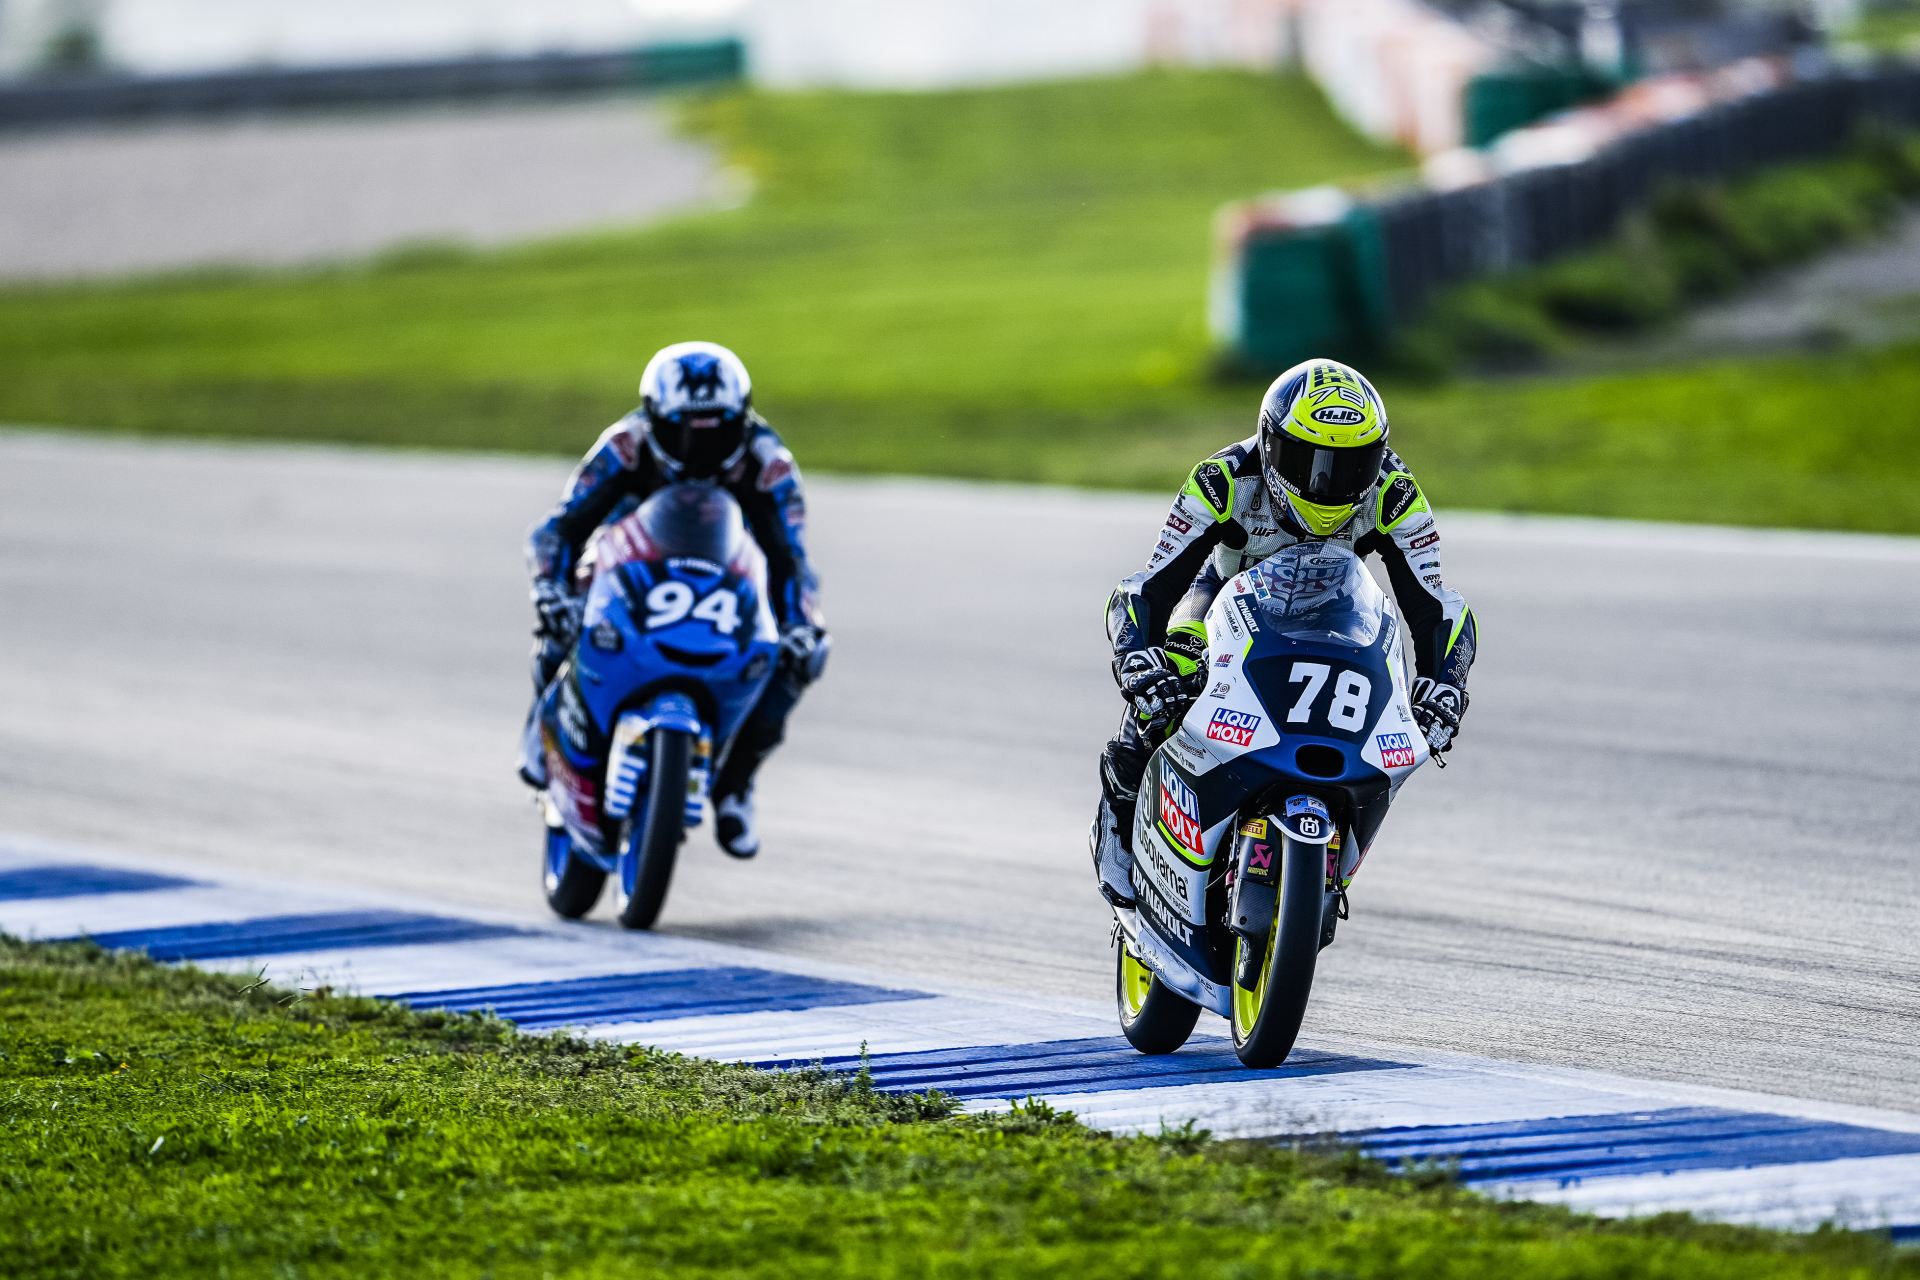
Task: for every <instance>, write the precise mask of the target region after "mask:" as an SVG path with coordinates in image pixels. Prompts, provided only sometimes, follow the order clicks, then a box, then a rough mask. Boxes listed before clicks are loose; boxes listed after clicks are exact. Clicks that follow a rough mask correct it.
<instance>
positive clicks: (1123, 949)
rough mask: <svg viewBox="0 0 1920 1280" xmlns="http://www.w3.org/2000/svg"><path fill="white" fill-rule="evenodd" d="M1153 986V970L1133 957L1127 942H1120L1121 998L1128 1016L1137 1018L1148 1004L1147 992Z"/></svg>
mask: <svg viewBox="0 0 1920 1280" xmlns="http://www.w3.org/2000/svg"><path fill="white" fill-rule="evenodd" d="M1152 988H1153V970H1151V969H1149V968H1147V966H1146V965H1144V964H1141V963H1140V962H1139V961H1138V960H1136V959H1134V958H1133V952H1131V951H1129V950H1127V944H1126V943H1124V942H1123V943H1121V944H1120V1000H1121V1002H1122V1003H1123V1004H1124V1005H1125V1006H1126V1009H1127V1016H1128V1017H1129V1018H1137V1017H1139V1016H1140V1011H1141V1010H1142V1009H1144V1008H1146V1006H1147V992H1148V991H1150V990H1151V989H1152Z"/></svg>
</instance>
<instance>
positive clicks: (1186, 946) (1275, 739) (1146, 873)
mask: <svg viewBox="0 0 1920 1280" xmlns="http://www.w3.org/2000/svg"><path fill="white" fill-rule="evenodd" d="M1207 635H1208V645H1209V653H1208V667H1207V678H1208V687H1207V689H1206V690H1205V691H1204V692H1203V693H1202V694H1201V696H1200V697H1199V698H1198V699H1197V700H1196V701H1195V703H1194V705H1193V706H1192V707H1191V708H1190V709H1189V711H1188V712H1187V715H1186V717H1185V719H1184V720H1183V721H1182V723H1181V724H1180V726H1179V727H1178V728H1177V729H1176V730H1175V732H1174V733H1173V735H1172V736H1171V737H1169V738H1168V739H1167V741H1166V742H1165V743H1163V744H1162V745H1161V747H1160V748H1159V749H1158V750H1157V751H1156V752H1155V753H1154V756H1153V759H1152V761H1151V763H1150V764H1149V767H1148V771H1147V777H1146V779H1145V780H1144V781H1143V784H1142V786H1141V792H1140V803H1139V806H1138V809H1137V812H1136V818H1135V824H1134V850H1135V853H1136V858H1135V866H1136V875H1135V887H1136V888H1137V889H1138V890H1139V893H1138V899H1139V907H1138V911H1139V915H1140V917H1141V918H1142V919H1143V920H1144V921H1145V922H1147V923H1148V924H1150V925H1151V926H1152V928H1153V930H1154V932H1155V933H1157V934H1158V935H1159V941H1160V943H1161V944H1163V945H1164V946H1165V948H1166V949H1167V950H1168V951H1170V952H1171V953H1172V954H1173V955H1174V956H1175V957H1177V959H1178V960H1179V962H1180V963H1181V964H1183V965H1184V966H1186V967H1188V968H1190V969H1191V970H1192V971H1193V973H1192V975H1190V976H1191V977H1192V978H1194V979H1199V978H1204V979H1205V980H1206V984H1207V987H1208V988H1209V989H1207V990H1203V991H1202V992H1201V994H1202V995H1205V996H1207V997H1209V998H1206V999H1200V998H1199V997H1198V996H1196V995H1195V992H1194V991H1193V990H1187V989H1186V988H1185V987H1182V985H1181V984H1180V983H1179V982H1174V983H1173V985H1174V986H1175V987H1176V988H1177V989H1181V990H1182V991H1183V994H1186V995H1188V996H1189V997H1190V998H1195V999H1196V1000H1197V1002H1199V1003H1202V1004H1203V1005H1205V1006H1206V1007H1209V1008H1213V1009H1214V1010H1215V1012H1220V1013H1223V1014H1224V1013H1225V1011H1226V1010H1225V1008H1224V1002H1225V1001H1226V1000H1227V999H1228V995H1227V991H1228V987H1227V984H1228V982H1229V980H1230V976H1231V968H1230V966H1231V963H1232V941H1231V936H1230V935H1228V934H1226V933H1225V932H1224V931H1222V930H1218V929H1214V928H1212V925H1213V924H1214V923H1215V922H1217V921H1219V920H1220V919H1222V917H1223V916H1224V914H1225V911H1226V897H1225V892H1226V891H1225V879H1226V877H1225V869H1226V863H1227V862H1228V861H1230V860H1231V858H1232V856H1233V848H1234V829H1235V825H1236V823H1237V822H1242V821H1248V822H1250V821H1255V820H1261V819H1264V818H1265V817H1266V815H1267V814H1268V813H1270V812H1274V811H1277V810H1279V809H1280V808H1281V806H1283V805H1284V804H1285V803H1286V801H1287V800H1288V799H1289V798H1290V797H1292V796H1297V795H1304V796H1312V797H1318V798H1319V799H1320V800H1322V801H1324V802H1325V803H1326V805H1327V806H1328V808H1329V809H1330V810H1331V812H1332V813H1333V814H1334V815H1336V817H1337V819H1339V820H1341V821H1342V823H1343V825H1345V826H1346V827H1347V828H1348V833H1349V834H1348V837H1347V838H1348V840H1349V841H1350V843H1349V845H1348V846H1347V850H1346V860H1347V861H1349V862H1351V861H1357V859H1358V857H1359V856H1361V854H1362V852H1363V851H1364V849H1365V848H1366V846H1367V845H1368V844H1369V843H1371V841H1372V840H1373V837H1374V835H1375V834H1376V833H1377V832H1378V830H1379V827H1380V823H1381V821H1382V820H1383V819H1384V818H1385V816H1386V811H1387V806H1388V804H1389V803H1390V802H1391V799H1392V797H1393V794H1394V793H1395V791H1397V790H1398V788H1399V786H1400V784H1401V782H1403V781H1404V780H1405V779H1406V777H1407V776H1409V775H1410V774H1411V773H1412V772H1413V770H1414V769H1415V768H1417V767H1418V766H1419V765H1420V764H1421V763H1422V762H1424V761H1425V759H1426V758H1427V746H1426V742H1425V739H1424V738H1423V737H1422V736H1421V735H1420V734H1419V732H1418V731H1417V730H1416V729H1415V727H1414V725H1413V716H1412V712H1411V709H1410V707H1409V704H1408V696H1407V680H1406V674H1405V669H1404V662H1403V659H1402V655H1401V653H1400V646H1399V624H1398V622H1397V620H1396V619H1395V618H1394V615H1393V612H1392V610H1391V608H1390V607H1389V606H1388V604H1387V601H1386V598H1385V596H1384V595H1383V594H1382V593H1381V591H1380V589H1379V587H1378V585H1377V584H1375V583H1374V581H1373V578H1372V576H1371V575H1370V574H1368V573H1367V571H1366V568H1365V566H1364V565H1362V564H1361V563H1360V560H1359V558H1358V557H1357V556H1355V555H1354V554H1353V553H1352V552H1351V551H1349V550H1347V549H1346V548H1344V547H1340V546H1336V545H1331V544H1329V545H1325V546H1320V545H1314V544H1302V545H1301V546H1299V547H1292V548H1288V549H1287V550H1286V551H1283V552H1281V553H1280V554H1279V555H1276V556H1274V557H1272V558H1270V559H1268V560H1266V561H1263V562H1261V563H1260V564H1259V565H1256V566H1254V567H1253V568H1252V569H1249V570H1248V571H1247V572H1245V573H1242V574H1240V575H1239V576H1237V577H1236V578H1234V579H1233V580H1232V581H1231V582H1230V583H1228V585H1227V587H1226V589H1225V590H1223V591H1222V592H1221V593H1220V595H1219V597H1218V598H1217V599H1216V600H1215V601H1214V603H1213V606H1212V608H1211V609H1210V610H1209V611H1208V614H1207ZM1143 958H1147V957H1143ZM1149 963H1152V961H1151V960H1150V959H1149ZM1158 967H1159V966H1156V968H1158ZM1163 976H1165V975H1164V974H1163Z"/></svg>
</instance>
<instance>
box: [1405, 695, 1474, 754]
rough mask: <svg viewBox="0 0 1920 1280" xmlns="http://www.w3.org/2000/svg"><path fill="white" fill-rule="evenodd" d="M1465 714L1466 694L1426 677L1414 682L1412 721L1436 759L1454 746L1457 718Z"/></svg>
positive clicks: (1458, 726) (1457, 724)
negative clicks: (1423, 735) (1416, 725)
mask: <svg viewBox="0 0 1920 1280" xmlns="http://www.w3.org/2000/svg"><path fill="white" fill-rule="evenodd" d="M1466 714H1467V691H1466V690H1465V689H1462V688H1459V687H1458V686H1455V685H1450V684H1443V683H1441V682H1440V681H1438V680H1434V679H1431V678H1429V677H1427V676H1421V677H1419V678H1418V679H1416V680H1415V681H1414V682H1413V719H1414V723H1416V724H1418V725H1419V726H1420V732H1421V733H1423V734H1425V735H1426V736H1427V746H1428V747H1429V748H1431V749H1432V751H1433V754H1435V755H1436V756H1437V755H1439V754H1441V753H1442V752H1444V751H1448V750H1450V749H1451V748H1452V747H1453V739H1454V736H1455V735H1456V734H1458V733H1459V732H1460V718H1461V717H1462V716H1464V715H1466Z"/></svg>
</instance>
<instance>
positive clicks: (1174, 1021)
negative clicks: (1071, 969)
mask: <svg viewBox="0 0 1920 1280" xmlns="http://www.w3.org/2000/svg"><path fill="white" fill-rule="evenodd" d="M1114 955H1115V959H1114V973H1113V994H1114V1001H1115V1003H1117V1004H1118V1005H1119V1006H1120V1030H1121V1031H1122V1032H1123V1033H1125V1035H1126V1037H1127V1043H1128V1044H1130V1045H1132V1046H1133V1047H1134V1048H1136V1049H1138V1050H1139V1051H1140V1052H1142V1053H1172V1052H1173V1051H1174V1050H1175V1049H1178V1048H1179V1047H1180V1046H1181V1045H1183V1044H1185V1043H1186V1042H1187V1037H1188V1036H1190V1035H1192V1034H1193V1025H1194V1023H1196V1022H1198V1021H1199V1020H1200V1006H1199V1005H1197V1004H1195V1003H1194V1002H1193V1001H1191V1000H1189V999H1187V998H1186V997H1185V996H1183V995H1181V994H1180V993H1179V992H1177V991H1175V990H1173V989H1172V988H1170V987H1168V986H1167V985H1166V984H1165V983H1164V982H1162V981H1160V979H1159V978H1158V977H1156V976H1155V975H1154V972H1153V970H1151V969H1149V968H1147V966H1146V965H1144V964H1142V963H1141V962H1140V961H1139V960H1137V959H1135V958H1134V955H1133V952H1131V951H1129V950H1127V940H1126V939H1125V938H1124V937H1123V938H1121V939H1120V945H1119V946H1117V947H1115V948H1114Z"/></svg>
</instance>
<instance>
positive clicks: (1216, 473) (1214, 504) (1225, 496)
mask: <svg viewBox="0 0 1920 1280" xmlns="http://www.w3.org/2000/svg"><path fill="white" fill-rule="evenodd" d="M1193 483H1194V485H1195V487H1196V488H1198V489H1199V490H1200V499H1201V501H1203V502H1205V503H1206V504H1207V507H1208V509H1209V510H1210V511H1212V512H1213V514H1214V515H1215V516H1217V517H1219V518H1221V519H1225V518H1226V514H1227V507H1228V506H1229V504H1230V499H1231V498H1232V496H1233V484H1232V482H1231V481H1230V480H1228V479H1227V469H1226V468H1225V467H1223V466H1221V465H1220V464H1219V463H1218V462H1203V463H1201V464H1200V465H1199V466H1198V467H1195V468H1194V471H1193Z"/></svg>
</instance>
